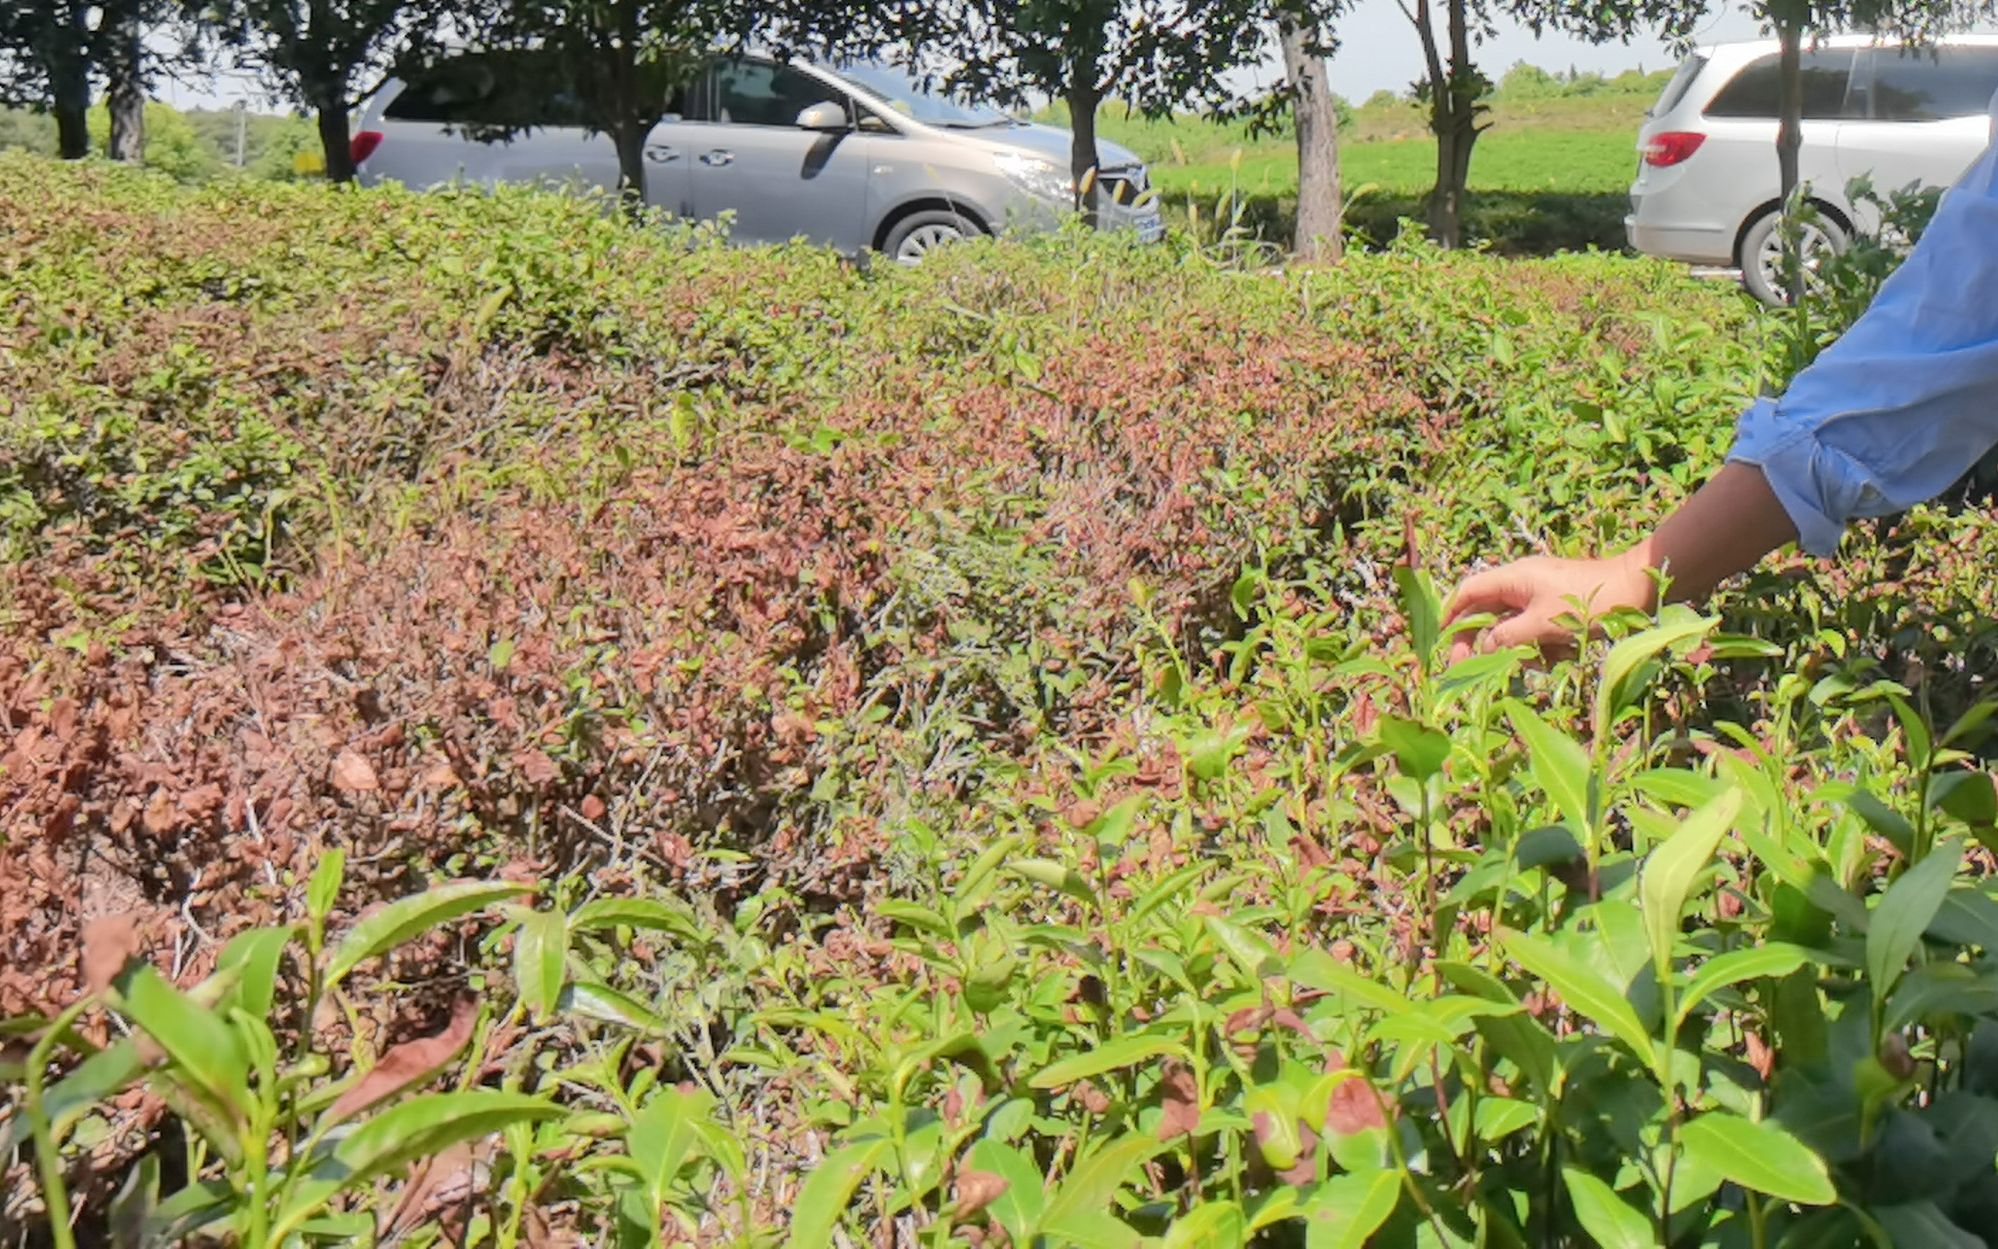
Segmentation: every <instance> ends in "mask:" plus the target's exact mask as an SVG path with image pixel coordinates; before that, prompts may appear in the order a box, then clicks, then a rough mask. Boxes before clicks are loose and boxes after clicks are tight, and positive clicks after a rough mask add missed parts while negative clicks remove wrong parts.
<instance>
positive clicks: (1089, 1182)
mask: <svg viewBox="0 0 1998 1249" xmlns="http://www.w3.org/2000/svg"><path fill="white" fill-rule="evenodd" d="M1161 1148H1162V1146H1160V1145H1159V1144H1158V1143H1157V1142H1156V1141H1153V1140H1150V1139H1149V1138H1146V1137H1143V1136H1124V1137H1119V1138H1117V1139H1115V1140H1113V1141H1111V1142H1110V1143H1109V1144H1107V1145H1105V1146H1103V1147H1102V1148H1100V1149H1098V1150H1096V1151H1095V1152H1093V1153H1091V1154H1090V1155H1089V1156H1088V1157H1086V1158H1084V1159H1082V1160H1081V1161H1080V1162H1078V1163H1076V1164H1075V1166H1074V1167H1073V1168H1072V1169H1071V1170H1070V1171H1069V1173H1068V1174H1067V1175H1066V1176H1064V1177H1062V1181H1061V1186H1060V1187H1059V1188H1057V1189H1055V1191H1054V1193H1053V1195H1052V1196H1051V1197H1049V1199H1048V1204H1047V1209H1046V1211H1045V1212H1043V1214H1042V1216H1041V1219H1040V1222H1039V1224H1038V1225H1037V1230H1039V1231H1042V1232H1048V1233H1060V1232H1061V1231H1062V1230H1063V1226H1064V1225H1065V1224H1067V1223H1069V1222H1071V1221H1073V1220H1076V1219H1078V1218H1086V1217H1090V1216H1101V1215H1102V1214H1103V1213H1104V1212H1106V1211H1108V1210H1110V1209H1111V1203H1112V1202H1114V1201H1115V1200H1116V1197H1117V1190H1118V1189H1119V1188H1122V1187H1123V1185H1124V1181H1125V1180H1126V1179H1127V1178H1128V1177H1129V1176H1130V1174H1131V1172H1132V1171H1133V1170H1135V1169H1136V1168H1137V1167H1138V1165H1139V1164H1140V1163H1142V1162H1144V1161H1145V1160H1146V1159H1148V1158H1150V1157H1151V1156H1152V1155H1153V1154H1155V1153H1157V1152H1159V1150H1160V1149H1161Z"/></svg>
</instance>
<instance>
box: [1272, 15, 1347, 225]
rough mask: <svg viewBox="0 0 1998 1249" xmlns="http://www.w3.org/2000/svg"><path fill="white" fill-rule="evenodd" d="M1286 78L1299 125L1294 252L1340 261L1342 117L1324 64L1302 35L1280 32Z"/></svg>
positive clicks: (1284, 27) (1288, 27)
mask: <svg viewBox="0 0 1998 1249" xmlns="http://www.w3.org/2000/svg"><path fill="white" fill-rule="evenodd" d="M1278 40H1279V42H1280V43H1281V44H1282V45H1283V68H1284V75H1285V76H1286V77H1287V78H1288V79H1289V80H1290V86H1291V92H1292V95H1291V114H1292V116H1293V117H1294V118H1295V120H1296V122H1297V238H1296V241H1295V243H1294V244H1293V245H1292V249H1291V250H1292V251H1293V252H1295V253H1296V255H1297V257H1298V259H1300V260H1306V261H1321V260H1337V259H1339V253H1340V250H1341V248H1342V246H1343V239H1342V238H1341V236H1340V233H1339V220H1340V218H1341V217H1342V216H1343V215H1344V211H1345V210H1344V205H1343V204H1342V203H1341V200H1340V193H1339V115H1338V113H1337V112H1336V111H1335V110H1334V109H1333V107H1332V86H1331V83H1330V82H1329V81H1328V74H1329V68H1330V67H1329V66H1327V65H1326V63H1325V58H1324V57H1322V56H1317V55H1315V54H1314V53H1313V52H1312V51H1311V48H1310V43H1311V40H1310V38H1309V37H1308V36H1307V35H1306V33H1305V32H1304V31H1301V30H1299V29H1297V27H1296V26H1294V25H1292V24H1291V23H1289V22H1284V23H1282V24H1281V25H1280V26H1279V27H1278Z"/></svg>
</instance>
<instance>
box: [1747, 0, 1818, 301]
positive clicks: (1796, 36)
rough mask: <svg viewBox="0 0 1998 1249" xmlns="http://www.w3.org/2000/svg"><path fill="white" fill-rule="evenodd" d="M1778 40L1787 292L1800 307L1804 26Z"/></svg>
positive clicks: (1788, 26)
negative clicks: (1797, 224) (1796, 214)
mask: <svg viewBox="0 0 1998 1249" xmlns="http://www.w3.org/2000/svg"><path fill="white" fill-rule="evenodd" d="M1776 37H1777V39H1778V41H1779V47H1780V49H1781V50H1780V51H1779V52H1778V54H1777V60H1776V82H1777V92H1776V168H1777V171H1778V177H1779V185H1780V186H1781V187H1782V191H1783V214H1784V221H1783V290H1784V293H1785V294H1786V295H1788V296H1789V299H1790V302H1791V303H1792V304H1796V303H1799V302H1801V301H1802V300H1803V297H1804V258H1803V256H1802V254H1801V253H1800V252H1799V251H1798V247H1797V244H1798V237H1797V231H1796V229H1795V228H1794V223H1793V221H1792V213H1793V211H1794V209H1795V208H1796V204H1795V203H1793V199H1794V197H1795V194H1796V190H1797V165H1798V155H1799V153H1800V151H1801V149H1802V148H1803V146H1804V78H1803V43H1804V29H1803V24H1802V23H1801V22H1799V21H1797V20H1796V19H1795V18H1794V17H1790V18H1788V19H1786V20H1784V21H1783V22H1782V23H1781V24H1779V25H1778V26H1777V28H1776ZM1745 259H1748V260H1749V263H1753V260H1752V258H1745Z"/></svg>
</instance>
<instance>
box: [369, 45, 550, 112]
mask: <svg viewBox="0 0 1998 1249" xmlns="http://www.w3.org/2000/svg"><path fill="white" fill-rule="evenodd" d="M550 68H551V67H550V66H549V65H548V64H547V63H546V61H545V58H536V57H534V55H533V54H532V53H524V52H480V53H471V54H468V55H464V56H455V57H452V58H450V59H449V60H445V61H440V62H438V63H437V64H436V65H433V66H431V67H429V68H428V69H426V70H422V71H420V72H418V73H416V74H415V75H413V76H412V77H411V78H410V81H409V85H408V86H406V87H405V88H403V91H402V94H400V95H398V96H396V98H395V99H394V100H392V101H391V102H390V103H389V106H388V108H387V109H386V110H384V113H383V115H384V116H385V117H388V118H389V119H391V120H395V121H429V122H441V123H443V124H445V125H457V126H469V127H491V128H506V129H520V130H528V129H535V128H538V127H543V126H580V125H583V124H584V109H583V102H582V100H581V98H580V97H578V96H577V95H576V93H575V92H574V91H570V90H565V89H562V88H559V87H553V86H551V83H552V82H553V77H554V76H553V75H552V74H551V73H550V72H549V70H550Z"/></svg>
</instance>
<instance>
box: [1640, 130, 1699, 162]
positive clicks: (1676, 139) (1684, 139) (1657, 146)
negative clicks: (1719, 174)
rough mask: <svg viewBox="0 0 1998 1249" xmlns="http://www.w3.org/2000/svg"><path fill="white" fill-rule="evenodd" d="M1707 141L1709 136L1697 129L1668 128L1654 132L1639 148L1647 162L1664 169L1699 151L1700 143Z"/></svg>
mask: <svg viewBox="0 0 1998 1249" xmlns="http://www.w3.org/2000/svg"><path fill="white" fill-rule="evenodd" d="M1706 141H1707V136H1705V135H1703V134H1700V133H1698V132H1697V131H1692V130H1667V131H1666V132H1665V133H1663V134H1654V135H1652V136H1651V137H1650V138H1649V139H1647V140H1645V141H1644V142H1643V143H1640V144H1638V145H1637V150H1638V151H1639V152H1641V153H1643V155H1644V163H1645V164H1647V165H1655V166H1657V167H1658V168H1660V169H1663V168H1665V167H1666V166H1668V165H1676V164H1678V163H1679V162H1680V161H1683V160H1685V159H1686V158H1687V157H1689V156H1691V155H1692V154H1693V153H1695V152H1697V151H1699V150H1700V144H1702V143H1705V142H1706Z"/></svg>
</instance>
